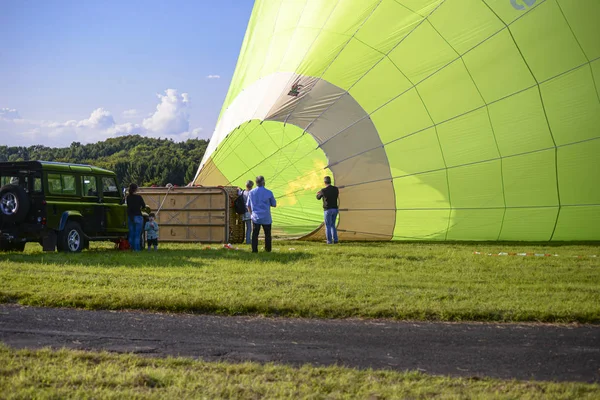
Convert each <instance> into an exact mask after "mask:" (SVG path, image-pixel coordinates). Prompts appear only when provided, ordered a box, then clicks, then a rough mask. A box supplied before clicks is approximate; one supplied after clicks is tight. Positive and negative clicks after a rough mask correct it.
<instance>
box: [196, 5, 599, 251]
mask: <svg viewBox="0 0 600 400" xmlns="http://www.w3.org/2000/svg"><path fill="white" fill-rule="evenodd" d="M598 21H600V1H596V0H581V1H572V0H338V1H334V0H257V1H256V3H255V7H254V10H253V13H252V17H251V19H250V22H249V26H248V30H247V33H246V37H245V39H244V43H243V45H242V49H241V53H240V57H239V60H238V65H237V67H236V72H235V74H234V77H233V79H232V82H231V86H230V89H229V92H228V95H227V98H226V100H225V104H224V106H223V111H222V112H221V116H220V119H219V122H218V124H217V128H216V130H215V134H214V135H213V138H212V139H211V143H210V146H209V149H208V151H207V153H206V155H205V158H204V160H203V162H202V165H201V168H200V169H199V171H198V174H197V177H196V179H195V183H196V184H202V185H213V184H221V185H225V184H234V185H239V186H243V185H244V183H245V181H246V180H247V179H253V178H254V177H255V176H256V175H264V176H265V178H266V180H267V187H269V188H270V189H271V190H273V192H274V193H275V196H276V198H277V199H278V202H279V207H278V209H277V210H276V211H275V214H274V229H278V234H280V235H289V236H304V235H308V234H311V232H312V236H311V237H319V235H320V233H319V231H318V228H319V226H320V224H321V222H322V210H321V208H320V204H319V202H318V201H316V199H315V192H316V191H317V190H318V189H319V188H320V187H321V183H322V177H323V176H325V175H332V176H333V178H334V180H335V184H336V185H337V186H339V187H340V199H341V204H340V207H341V210H340V220H339V230H340V236H341V238H342V239H356V240H389V239H394V240H534V241H538V240H539V241H545V240H598V239H600V140H598V139H599V138H600V24H599V23H598Z"/></svg>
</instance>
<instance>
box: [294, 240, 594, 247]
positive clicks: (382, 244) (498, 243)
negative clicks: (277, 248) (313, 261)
mask: <svg viewBox="0 0 600 400" xmlns="http://www.w3.org/2000/svg"><path fill="white" fill-rule="evenodd" d="M290 243H291V242H290ZM299 243H302V244H314V245H315V246H318V245H319V244H321V243H320V242H316V241H308V240H307V241H303V240H300V241H299ZM340 243H341V244H340V248H341V247H374V248H385V247H394V246H406V245H414V246H415V247H423V246H433V247H464V248H469V249H472V248H473V247H489V246H494V247H500V248H531V247H565V246H569V247H573V246H582V247H590V248H592V247H593V248H597V249H599V248H600V241H573V242H566V241H561V242H502V241H417V240H405V241H390V242H369V241H347V242H346V241H344V242H340Z"/></svg>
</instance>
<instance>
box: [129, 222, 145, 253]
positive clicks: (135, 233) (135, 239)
mask: <svg viewBox="0 0 600 400" xmlns="http://www.w3.org/2000/svg"><path fill="white" fill-rule="evenodd" d="M128 218H129V221H128V222H129V245H130V246H131V248H132V249H133V250H135V251H140V250H141V249H142V243H141V240H140V239H141V236H142V225H143V224H144V217H142V216H141V215H136V216H135V217H132V216H129V217H128Z"/></svg>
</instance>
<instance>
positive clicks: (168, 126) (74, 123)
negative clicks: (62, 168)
mask: <svg viewBox="0 0 600 400" xmlns="http://www.w3.org/2000/svg"><path fill="white" fill-rule="evenodd" d="M158 98H159V99H160V102H159V104H158V105H157V106H156V111H155V112H154V113H151V114H148V116H147V118H144V119H143V120H141V121H139V122H137V123H136V122H135V121H130V122H124V123H120V124H119V123H117V121H115V118H114V117H113V115H112V113H111V112H110V111H108V110H106V109H104V108H97V109H96V110H94V111H92V112H91V114H90V116H89V117H88V118H85V119H82V120H75V119H73V120H68V121H36V120H29V119H23V118H21V116H20V115H19V112H18V111H17V110H15V109H11V108H0V136H2V139H3V140H2V141H3V143H2V144H6V145H9V146H30V145H33V144H43V145H47V146H54V147H61V146H68V145H70V144H71V143H72V142H74V141H77V142H81V143H92V142H97V141H101V140H105V139H107V138H109V137H115V136H123V135H142V136H149V137H156V138H165V139H172V140H174V141H185V140H187V139H192V138H193V139H195V138H198V137H199V135H200V133H201V132H202V128H199V127H197V128H194V129H190V113H189V105H190V98H189V95H188V94H187V93H181V94H179V93H178V91H177V90H175V89H167V90H166V91H165V94H164V95H162V94H159V95H158ZM140 115H141V113H140V112H138V111H137V110H135V109H130V110H127V111H125V112H123V116H124V117H129V119H133V118H135V116H137V117H138V118H140ZM5 138H6V139H5Z"/></svg>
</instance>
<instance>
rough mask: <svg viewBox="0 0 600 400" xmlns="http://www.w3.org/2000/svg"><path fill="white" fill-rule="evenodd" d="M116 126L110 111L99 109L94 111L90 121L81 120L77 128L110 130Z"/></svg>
mask: <svg viewBox="0 0 600 400" xmlns="http://www.w3.org/2000/svg"><path fill="white" fill-rule="evenodd" d="M114 125H115V119H114V118H113V116H112V114H111V113H110V112H109V111H106V110H105V109H104V108H97V109H95V110H94V111H92V114H91V115H90V117H89V118H88V119H84V120H81V121H79V122H78V123H77V127H80V128H81V127H83V128H94V129H103V130H104V129H108V128H111V127H113V126H114Z"/></svg>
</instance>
